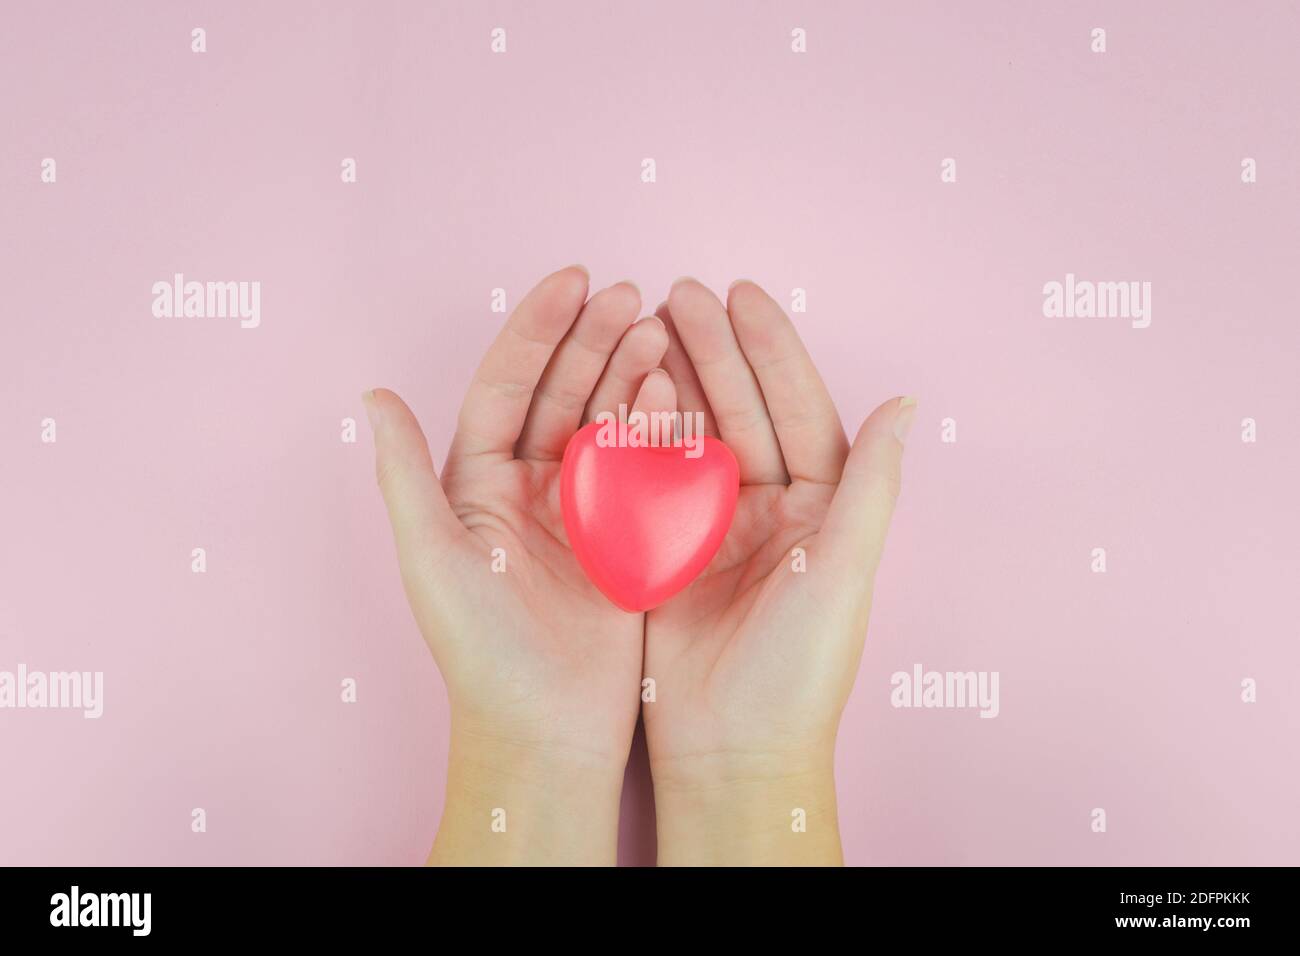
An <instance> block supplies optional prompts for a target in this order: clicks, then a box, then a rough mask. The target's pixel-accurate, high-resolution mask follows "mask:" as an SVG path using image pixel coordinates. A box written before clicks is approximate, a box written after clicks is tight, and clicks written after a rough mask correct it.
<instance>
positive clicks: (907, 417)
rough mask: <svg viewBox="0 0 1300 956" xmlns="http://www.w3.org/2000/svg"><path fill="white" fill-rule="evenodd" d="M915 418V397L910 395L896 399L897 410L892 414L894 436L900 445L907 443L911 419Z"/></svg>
mask: <svg viewBox="0 0 1300 956" xmlns="http://www.w3.org/2000/svg"><path fill="white" fill-rule="evenodd" d="M915 418H916V399H915V398H913V397H912V396H910V395H909V396H907V397H906V398H900V399H899V400H898V412H897V413H896V414H895V415H894V437H895V438H897V439H898V443H899V444H900V445H906V444H907V433H908V432H910V431H911V430H912V421H913V419H915Z"/></svg>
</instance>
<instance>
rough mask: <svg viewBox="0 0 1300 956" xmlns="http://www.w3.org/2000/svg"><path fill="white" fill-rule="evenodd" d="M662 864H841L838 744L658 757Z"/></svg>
mask: <svg viewBox="0 0 1300 956" xmlns="http://www.w3.org/2000/svg"><path fill="white" fill-rule="evenodd" d="M651 772H652V774H653V776H654V781H655V814H656V820H657V829H658V835H659V864H660V865H661V866H683V865H685V866H711V865H719V866H753V865H759V866H763V865H768V866H818V865H823V866H824V865H840V864H841V863H842V862H843V857H842V853H841V850H840V837H839V822H838V817H837V813H836V800H835V774H834V745H833V743H832V744H830V745H828V746H818V747H815V748H811V749H801V750H798V751H794V752H785V753H769V752H764V753H736V752H715V753H709V754H701V755H692V756H690V757H684V758H683V757H675V758H672V759H666V760H655V759H654V757H653V756H652V757H651Z"/></svg>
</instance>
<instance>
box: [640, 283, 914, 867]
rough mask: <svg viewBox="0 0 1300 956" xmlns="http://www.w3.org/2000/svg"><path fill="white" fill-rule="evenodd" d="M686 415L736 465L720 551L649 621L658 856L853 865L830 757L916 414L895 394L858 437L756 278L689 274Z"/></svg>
mask: <svg viewBox="0 0 1300 956" xmlns="http://www.w3.org/2000/svg"><path fill="white" fill-rule="evenodd" d="M658 314H659V316H660V318H662V319H663V320H664V321H665V323H666V324H667V327H668V332H669V339H670V342H669V346H668V352H667V354H666V355H665V357H664V360H663V365H664V368H665V369H666V370H667V371H668V373H669V374H670V375H671V376H672V378H673V380H674V382H675V384H676V386H677V394H678V406H679V408H680V409H681V410H682V411H685V412H691V411H701V412H703V413H704V416H705V423H706V430H707V431H708V432H709V433H710V434H714V435H717V436H718V437H721V438H722V440H723V441H725V442H726V443H727V444H728V445H729V446H730V448H731V450H732V451H733V452H734V453H735V455H736V458H737V461H738V463H739V465H740V480H741V489H740V497H739V501H738V504H737V507H736V514H735V518H734V519H733V522H732V526H731V530H730V532H729V533H728V535H727V537H726V539H725V541H724V542H723V545H722V547H721V548H720V549H719V552H718V554H717V555H716V557H715V558H714V560H713V561H712V563H711V564H710V565H709V567H708V568H707V569H706V570H705V572H704V573H703V574H702V575H701V576H700V577H699V578H698V579H696V581H695V582H694V583H693V584H691V585H690V586H689V587H688V588H687V589H686V590H685V591H683V592H682V593H681V594H679V595H677V596H676V597H675V598H673V599H672V600H670V601H669V602H667V603H666V604H664V605H662V606H661V607H658V608H656V609H654V610H652V611H651V612H650V613H649V614H648V615H647V619H646V649H645V663H644V667H645V675H646V677H648V678H652V679H653V680H654V682H655V688H656V692H655V701H654V702H653V703H646V704H645V705H644V708H643V710H644V720H645V727H646V742H647V746H648V749H649V753H650V764H651V772H652V775H653V777H654V783H655V799H656V806H657V811H658V823H659V855H660V862H661V863H688V862H696V863H703V862H732V863H737V862H773V863H780V862H791V863H795V862H804V863H836V862H839V861H840V846H839V836H838V830H837V824H836V815H835V793H834V780H833V760H834V746H835V735H836V729H837V727H838V724H839V717H840V713H841V711H842V710H843V707H844V704H845V702H846V700H847V698H848V694H849V691H850V690H851V688H852V685H853V681H854V678H855V676H856V673H857V668H858V661H859V658H860V656H861V653H862V647H863V642H864V638H865V634H866V628H867V618H868V614H869V612H870V608H871V594H872V583H873V579H874V576H875V571H876V567H877V565H878V564H879V561H880V557H881V552H882V549H883V547H884V541H885V533H886V530H887V529H888V526H889V522H890V517H891V515H892V512H893V509H894V502H895V499H896V498H897V496H898V491H899V481H900V463H901V458H902V452H903V444H902V443H903V440H904V438H905V437H906V434H907V430H908V428H909V426H910V424H911V421H912V417H913V415H914V414H915V403H914V402H913V401H912V400H910V399H897V398H896V399H891V400H890V401H888V402H886V403H885V404H883V405H881V406H880V407H879V408H877V409H876V410H875V411H874V412H872V414H871V415H870V416H869V417H868V418H867V420H866V422H865V423H864V424H863V425H862V427H861V428H860V429H859V431H858V434H857V438H856V440H855V441H854V443H853V446H852V448H850V446H849V443H848V441H847V440H846V438H845V434H844V429H843V427H842V425H841V423H840V418H839V415H838V413H837V412H836V410H835V406H834V404H833V403H832V401H831V398H830V395H829V394H828V392H827V390H826V386H825V385H824V383H823V382H822V379H821V377H820V375H819V374H818V373H817V370H816V368H815V367H814V365H813V363H812V361H811V359H810V358H809V356H808V353H807V351H806V349H805V348H804V346H803V343H802V342H801V341H800V339H799V336H798V334H797V333H796V332H795V329H794V326H793V325H792V324H791V322H790V319H789V318H788V317H787V316H786V315H785V313H784V312H783V311H782V309H781V307H780V306H779V305H777V303H776V302H775V301H774V300H773V299H772V298H771V297H770V296H768V295H767V293H765V292H764V291H763V290H762V289H760V288H759V287H758V286H757V285H754V284H753V283H751V282H743V281H742V282H739V283H736V284H734V285H733V286H732V288H731V290H730V291H729V293H728V296H727V303H726V305H725V306H724V304H723V303H722V302H721V301H719V300H718V298H717V297H716V296H714V295H713V293H712V292H710V291H709V290H708V289H707V288H705V287H704V286H703V285H701V284H700V283H698V282H696V281H694V280H690V279H687V280H679V281H678V282H677V283H675V284H674V285H673V288H672V291H671V293H670V295H669V298H668V301H667V302H666V303H665V304H664V306H661V307H660V309H659V312H658Z"/></svg>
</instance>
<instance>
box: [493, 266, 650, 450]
mask: <svg viewBox="0 0 1300 956" xmlns="http://www.w3.org/2000/svg"><path fill="white" fill-rule="evenodd" d="M640 309H641V293H640V292H638V291H637V288H636V286H634V285H633V284H632V283H630V282H620V283H618V284H617V285H612V286H610V287H609V288H608V289H602V290H601V291H600V292H597V293H596V294H595V295H593V296H592V297H591V299H590V300H589V301H588V302H587V304H586V305H585V306H583V307H582V312H581V314H579V316H578V321H576V322H575V323H573V328H571V329H570V330H569V334H568V335H566V336H565V337H564V340H563V341H562V342H561V343H560V345H559V347H558V348H557V349H556V350H555V354H554V355H552V356H551V362H550V364H549V365H548V366H547V367H546V371H545V372H544V373H543V374H542V379H541V381H540V382H538V384H537V390H536V391H535V392H534V393H533V404H532V407H531V408H530V409H529V411H528V417H527V419H525V421H524V428H523V432H522V433H521V434H520V436H519V441H518V442H517V443H516V444H515V457H516V458H528V459H532V460H536V461H555V460H558V459H559V458H560V457H562V456H563V455H564V446H565V444H566V443H567V442H568V440H569V437H570V436H571V435H572V434H573V433H574V432H575V431H577V430H578V426H579V425H580V424H581V423H582V413H583V410H584V409H585V408H586V407H587V401H588V400H589V399H590V398H591V392H592V389H593V388H595V386H596V382H597V381H598V380H599V379H600V374H601V372H602V371H604V369H605V364H606V363H607V362H608V361H609V357H610V354H611V353H612V352H613V351H614V348H615V347H616V346H617V345H618V343H619V339H621V338H622V337H623V333H624V332H626V331H628V328H629V326H631V325H632V323H633V321H635V320H636V316H637V312H639V311H640Z"/></svg>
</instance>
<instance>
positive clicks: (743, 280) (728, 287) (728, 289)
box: [727, 279, 752, 292]
mask: <svg viewBox="0 0 1300 956" xmlns="http://www.w3.org/2000/svg"><path fill="white" fill-rule="evenodd" d="M751 281H752V280H750V279H737V280H736V281H735V282H733V283H731V285H729V286H727V291H728V292H730V291H731V290H732V289H734V288H735V287H736V286H738V285H740V284H741V283H742V282H751Z"/></svg>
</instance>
